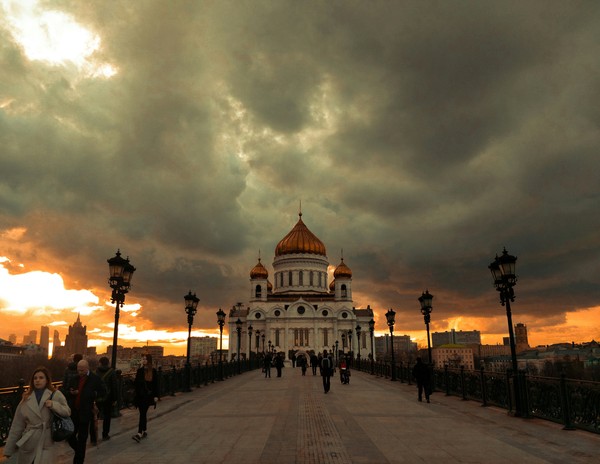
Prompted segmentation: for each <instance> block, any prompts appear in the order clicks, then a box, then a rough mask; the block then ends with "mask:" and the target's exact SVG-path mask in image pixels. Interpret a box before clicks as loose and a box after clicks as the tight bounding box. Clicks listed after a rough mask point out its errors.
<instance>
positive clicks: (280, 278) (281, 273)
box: [279, 272, 283, 287]
mask: <svg viewBox="0 0 600 464" xmlns="http://www.w3.org/2000/svg"><path fill="white" fill-rule="evenodd" d="M279 286H280V287H283V272H280V273H279Z"/></svg>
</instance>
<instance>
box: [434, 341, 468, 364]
mask: <svg viewBox="0 0 600 464" xmlns="http://www.w3.org/2000/svg"><path fill="white" fill-rule="evenodd" d="M431 359H432V361H433V365H434V366H435V367H438V368H440V367H444V366H446V365H447V366H448V367H454V368H458V367H461V366H464V368H465V369H467V370H473V369H474V368H475V363H474V359H473V350H472V349H471V348H469V347H468V346H465V345H457V344H447V345H442V346H439V347H436V348H432V350H431Z"/></svg>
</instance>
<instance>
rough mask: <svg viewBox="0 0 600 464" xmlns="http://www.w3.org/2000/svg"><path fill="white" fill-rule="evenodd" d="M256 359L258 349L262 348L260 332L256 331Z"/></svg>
mask: <svg viewBox="0 0 600 464" xmlns="http://www.w3.org/2000/svg"><path fill="white" fill-rule="evenodd" d="M255 346H256V357H257V358H258V348H259V347H260V330H257V331H256V345H255Z"/></svg>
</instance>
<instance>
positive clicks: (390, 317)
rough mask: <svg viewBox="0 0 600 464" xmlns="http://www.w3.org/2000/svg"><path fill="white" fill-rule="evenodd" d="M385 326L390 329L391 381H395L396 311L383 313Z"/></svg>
mask: <svg viewBox="0 0 600 464" xmlns="http://www.w3.org/2000/svg"><path fill="white" fill-rule="evenodd" d="M385 318H386V319H387V325H388V327H389V328H390V336H391V344H392V381H396V362H395V361H394V324H395V323H396V311H394V310H393V309H392V308H390V310H389V311H388V312H387V313H385Z"/></svg>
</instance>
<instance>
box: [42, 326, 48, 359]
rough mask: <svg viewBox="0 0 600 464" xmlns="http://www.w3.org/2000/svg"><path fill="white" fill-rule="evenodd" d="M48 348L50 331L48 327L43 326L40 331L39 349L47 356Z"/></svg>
mask: <svg viewBox="0 0 600 464" xmlns="http://www.w3.org/2000/svg"><path fill="white" fill-rule="evenodd" d="M49 346H50V329H49V328H48V326H46V325H43V326H42V328H41V330H40V348H41V349H42V351H43V352H44V353H46V356H48V348H49Z"/></svg>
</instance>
